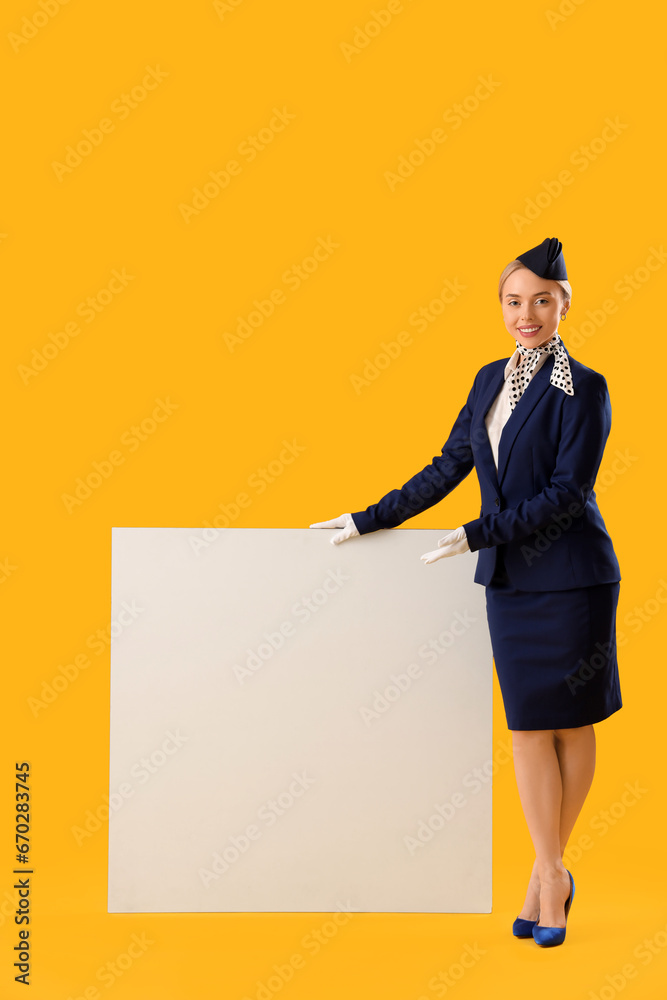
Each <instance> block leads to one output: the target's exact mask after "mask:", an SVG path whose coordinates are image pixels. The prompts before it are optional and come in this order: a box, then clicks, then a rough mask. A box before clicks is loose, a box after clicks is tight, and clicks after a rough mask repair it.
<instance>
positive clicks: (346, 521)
mask: <svg viewBox="0 0 667 1000" xmlns="http://www.w3.org/2000/svg"><path fill="white" fill-rule="evenodd" d="M309 527H310V528H342V531H337V532H336V534H335V535H334V536H333V538H332V539H331V544H332V545H340V543H341V542H344V541H345V540H346V539H348V538H354V536H355V535H358V534H359V532H358V531H357V526H356V524H355V523H354V521H353V520H352V515H351V514H341V515H340V516H339V517H334V518H332V519H331V520H330V521H316V523H315V524H311V525H309Z"/></svg>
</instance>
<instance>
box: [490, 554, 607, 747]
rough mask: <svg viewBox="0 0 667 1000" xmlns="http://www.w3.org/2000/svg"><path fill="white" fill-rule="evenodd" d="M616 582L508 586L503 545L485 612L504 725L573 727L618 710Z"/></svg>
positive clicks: (514, 726) (546, 727) (604, 717)
mask: <svg viewBox="0 0 667 1000" xmlns="http://www.w3.org/2000/svg"><path fill="white" fill-rule="evenodd" d="M619 589H620V584H619V583H600V584H596V585H594V586H592V587H577V588H575V589H571V590H549V591H528V590H517V588H516V587H513V586H512V585H511V584H510V582H509V580H508V578H507V574H506V572H505V567H504V563H503V560H502V546H499V551H498V567H497V569H496V573H495V575H494V577H493V579H492V580H491V582H490V583H489V584H488V586H487V587H486V613H487V619H488V623H489V634H490V636H491V646H492V649H493V659H494V662H495V665H496V674H497V676H498V682H499V684H500V690H501V692H502V696H503V703H504V707H505V716H506V718H507V726H508V728H509V729H572V728H576V727H579V726H588V725H590V724H592V723H594V722H601V721H602V720H603V719H606V718H608V717H609V716H610V715H612V714H613V713H614V712H617V711H618V709H619V708H621V707H622V705H623V702H622V701H621V688H620V683H619V677H618V663H617V659H616V608H617V605H618V595H619Z"/></svg>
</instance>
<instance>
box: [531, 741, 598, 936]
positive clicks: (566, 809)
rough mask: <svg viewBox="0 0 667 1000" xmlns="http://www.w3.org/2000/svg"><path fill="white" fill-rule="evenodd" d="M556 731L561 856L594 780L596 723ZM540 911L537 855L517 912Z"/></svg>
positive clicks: (533, 916) (532, 914) (533, 914)
mask: <svg viewBox="0 0 667 1000" xmlns="http://www.w3.org/2000/svg"><path fill="white" fill-rule="evenodd" d="M553 735H554V746H555V750H556V755H557V757H558V765H559V769H560V774H561V783H562V792H561V811H560V830H559V833H560V850H561V856H562V854H563V852H564V851H565V848H566V846H567V843H568V841H569V839H570V834H571V833H572V830H573V828H574V824H575V822H576V820H577V817H578V816H579V813H580V812H581V809H582V806H583V804H584V802H585V800H586V796H587V795H588V792H589V790H590V787H591V784H592V781H593V775H594V772H595V730H594V729H593V726H580V727H578V728H576V729H556V730H553ZM513 736H514V734H513ZM519 738H520V734H519ZM539 912H540V877H539V873H538V866H537V858H536V859H535V862H534V864H533V870H532V872H531V875H530V880H529V883H528V890H527V892H526V898H525V900H524V904H523V907H522V908H521V911H520V912H519V914H518V915H519V916H520V917H523V918H524V919H525V920H537V917H538V915H539ZM542 923H544V921H542ZM548 926H556V925H548Z"/></svg>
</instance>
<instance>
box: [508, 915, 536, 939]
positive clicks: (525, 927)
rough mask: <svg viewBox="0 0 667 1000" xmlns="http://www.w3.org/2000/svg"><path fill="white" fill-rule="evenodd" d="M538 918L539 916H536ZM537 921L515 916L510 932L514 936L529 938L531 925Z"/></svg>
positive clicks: (531, 930)
mask: <svg viewBox="0 0 667 1000" xmlns="http://www.w3.org/2000/svg"><path fill="white" fill-rule="evenodd" d="M538 919H539V917H538ZM536 923H537V920H524V918H523V917H517V918H516V920H515V921H514V923H513V924H512V934H513V935H514V937H520V938H529V937H532V936H533V927H534V926H535V924H536Z"/></svg>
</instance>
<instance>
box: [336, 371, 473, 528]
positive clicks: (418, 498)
mask: <svg viewBox="0 0 667 1000" xmlns="http://www.w3.org/2000/svg"><path fill="white" fill-rule="evenodd" d="M478 376H479V372H478V373H477V375H476V376H475V380H474V382H473V386H472V389H471V390H470V392H469V394H468V399H467V401H466V404H465V406H464V407H463V408H462V409H461V411H460V413H459V415H458V417H457V418H456V423H455V424H454V426H453V427H452V430H451V433H450V435H449V437H448V438H447V440H446V442H445V444H444V445H443V447H442V451H441V453H440V454H439V455H436V456H435V457H434V459H433V461H432V462H431V464H430V465H427V466H425V467H424V468H423V469H422V470H421V472H418V473H417V474H416V475H415V476H413V477H412V479H409V480H408V481H407V483H404V484H403V486H402V487H401V488H400V490H391V492H390V493H387V494H386V496H384V497H382V499H381V500H378V502H377V503H374V504H371V505H370V507H367V508H366V510H360V511H357V512H356V513H353V514H352V520H353V521H354V523H355V525H356V528H357V531H358V532H359V534H360V535H365V534H367V533H368V532H369V531H377V530H378V528H395V527H396V526H397V525H399V524H402V522H403V521H406V520H407V519H408V518H409V517H415V515H417V514H420V513H421V512H422V511H423V510H428V508H429V507H433V506H434V504H436V503H438V502H439V501H440V500H442V499H443V497H446V496H447V494H448V493H451V491H452V490H453V489H454V487H455V486H458V484H459V483H460V482H462V481H463V480H464V479H465V478H466V476H467V475H468V474H469V473H470V472H471V470H472V469H473V468H474V465H475V462H474V458H473V453H472V447H471V442H470V425H471V422H472V415H473V408H474V402H475V393H476V389H477V378H478Z"/></svg>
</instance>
